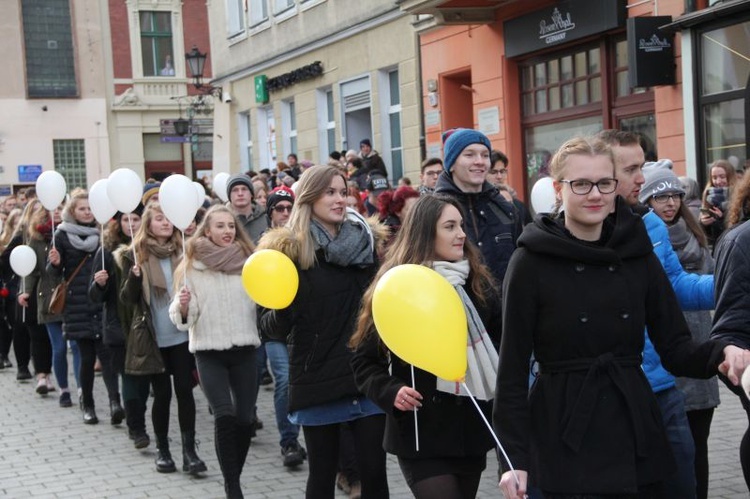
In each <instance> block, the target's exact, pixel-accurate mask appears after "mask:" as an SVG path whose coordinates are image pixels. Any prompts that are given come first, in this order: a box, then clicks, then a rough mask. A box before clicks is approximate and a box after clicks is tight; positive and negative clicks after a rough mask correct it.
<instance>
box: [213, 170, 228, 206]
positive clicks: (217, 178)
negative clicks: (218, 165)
mask: <svg viewBox="0 0 750 499" xmlns="http://www.w3.org/2000/svg"><path fill="white" fill-rule="evenodd" d="M228 180H229V174H228V173H226V172H221V173H217V174H216V175H214V182H213V185H212V186H211V187H213V190H214V192H215V193H216V195H217V196H219V199H221V200H222V201H223V202H224V203H226V202H227V201H229V196H227V181H228Z"/></svg>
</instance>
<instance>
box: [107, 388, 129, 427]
mask: <svg viewBox="0 0 750 499" xmlns="http://www.w3.org/2000/svg"><path fill="white" fill-rule="evenodd" d="M109 417H110V423H112V424H113V425H118V424H120V423H122V420H123V419H125V409H123V408H122V405H120V395H117V398H116V399H112V400H110V401H109Z"/></svg>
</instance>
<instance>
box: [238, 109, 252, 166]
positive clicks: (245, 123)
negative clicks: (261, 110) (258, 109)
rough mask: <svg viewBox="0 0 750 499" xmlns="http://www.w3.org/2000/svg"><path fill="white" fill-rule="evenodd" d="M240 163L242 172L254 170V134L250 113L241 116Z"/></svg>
mask: <svg viewBox="0 0 750 499" xmlns="http://www.w3.org/2000/svg"><path fill="white" fill-rule="evenodd" d="M239 125H240V148H241V150H240V161H241V163H242V171H243V172H246V171H250V170H252V169H253V134H252V130H253V128H252V123H251V117H250V113H242V114H240V123H239Z"/></svg>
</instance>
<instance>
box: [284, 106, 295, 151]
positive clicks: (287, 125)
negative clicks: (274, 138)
mask: <svg viewBox="0 0 750 499" xmlns="http://www.w3.org/2000/svg"><path fill="white" fill-rule="evenodd" d="M282 106H283V108H282V109H283V113H284V114H283V118H282V123H283V125H284V133H283V138H284V155H285V156H288V155H289V154H292V153H294V154H297V112H296V110H295V106H294V101H284V102H283V103H282Z"/></svg>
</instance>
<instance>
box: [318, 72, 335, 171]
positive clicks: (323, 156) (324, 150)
mask: <svg viewBox="0 0 750 499" xmlns="http://www.w3.org/2000/svg"><path fill="white" fill-rule="evenodd" d="M317 116H318V149H319V156H320V162H321V164H325V163H326V162H328V155H329V154H330V153H331V152H333V151H335V150H336V118H335V114H334V107H333V90H332V89H331V88H330V87H328V88H321V89H318V92H317Z"/></svg>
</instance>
